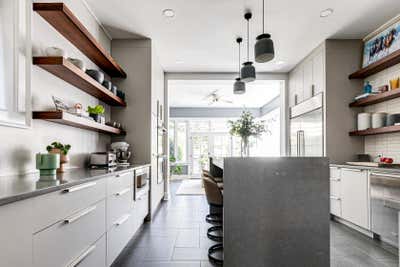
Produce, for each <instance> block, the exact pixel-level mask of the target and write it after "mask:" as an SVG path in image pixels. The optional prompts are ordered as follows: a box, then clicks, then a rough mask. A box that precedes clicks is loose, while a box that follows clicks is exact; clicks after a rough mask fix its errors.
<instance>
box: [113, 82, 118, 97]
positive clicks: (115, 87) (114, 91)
mask: <svg viewBox="0 0 400 267" xmlns="http://www.w3.org/2000/svg"><path fill="white" fill-rule="evenodd" d="M117 91H118V87H117V86H116V85H115V84H113V85H112V87H111V92H112V93H113V94H114V95H117Z"/></svg>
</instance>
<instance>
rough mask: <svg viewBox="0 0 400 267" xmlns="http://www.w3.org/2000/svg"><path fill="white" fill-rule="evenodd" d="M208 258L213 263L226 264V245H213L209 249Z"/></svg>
mask: <svg viewBox="0 0 400 267" xmlns="http://www.w3.org/2000/svg"><path fill="white" fill-rule="evenodd" d="M218 254H219V255H218ZM208 258H209V259H210V261H211V262H212V263H214V264H217V265H221V266H222V265H223V264H224V245H223V244H216V245H213V246H211V247H210V248H209V249H208Z"/></svg>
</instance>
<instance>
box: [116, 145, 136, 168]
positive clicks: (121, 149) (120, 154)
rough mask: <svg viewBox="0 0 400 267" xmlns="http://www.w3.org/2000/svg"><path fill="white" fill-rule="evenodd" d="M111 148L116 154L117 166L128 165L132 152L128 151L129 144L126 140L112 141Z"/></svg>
mask: <svg viewBox="0 0 400 267" xmlns="http://www.w3.org/2000/svg"><path fill="white" fill-rule="evenodd" d="M111 150H113V152H114V153H115V155H116V156H117V166H129V165H130V164H129V162H128V160H129V158H130V157H131V155H132V153H131V151H129V144H128V143H127V142H114V143H112V144H111Z"/></svg>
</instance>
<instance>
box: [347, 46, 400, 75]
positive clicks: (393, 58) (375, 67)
mask: <svg viewBox="0 0 400 267" xmlns="http://www.w3.org/2000/svg"><path fill="white" fill-rule="evenodd" d="M398 63H400V50H398V51H396V52H393V53H392V54H390V55H388V56H386V57H384V58H382V59H380V60H378V61H377V62H375V63H372V64H370V65H368V66H367V67H365V68H362V69H360V70H358V71H356V72H354V73H352V74H350V75H349V79H364V78H366V77H368V76H371V75H373V74H375V73H378V72H380V71H382V70H385V69H387V68H389V67H391V66H393V65H396V64H398Z"/></svg>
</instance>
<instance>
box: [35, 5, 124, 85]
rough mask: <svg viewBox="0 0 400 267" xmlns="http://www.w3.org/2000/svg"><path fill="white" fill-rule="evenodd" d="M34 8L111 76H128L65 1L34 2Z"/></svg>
mask: <svg viewBox="0 0 400 267" xmlns="http://www.w3.org/2000/svg"><path fill="white" fill-rule="evenodd" d="M33 10H34V11H36V12H37V13H39V15H40V16H42V17H43V18H44V19H45V20H46V21H47V22H48V23H50V24H51V25H52V26H53V27H54V28H55V29H56V30H57V31H58V32H60V33H61V34H62V35H63V36H64V37H65V38H66V39H68V40H69V41H70V42H71V43H73V44H74V45H75V46H76V47H77V48H78V49H79V50H81V51H82V52H83V53H84V54H85V55H86V56H87V57H88V58H89V59H91V60H92V61H93V62H94V63H96V65H97V66H99V67H100V68H101V69H102V70H104V71H105V72H106V73H107V74H109V75H110V76H111V77H122V78H126V73H125V72H124V70H123V69H122V68H121V66H119V65H118V64H117V62H116V61H115V60H114V59H113V58H112V57H111V55H110V54H109V53H108V52H107V51H106V50H105V49H104V48H103V46H101V45H100V43H99V42H98V41H97V40H96V39H95V38H94V37H93V35H91V34H90V32H89V31H88V30H87V29H86V28H85V26H83V24H82V23H81V22H80V21H79V20H78V18H77V17H75V15H74V14H73V13H72V12H71V10H70V9H69V8H68V7H67V6H66V5H65V4H64V3H33Z"/></svg>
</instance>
